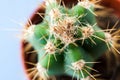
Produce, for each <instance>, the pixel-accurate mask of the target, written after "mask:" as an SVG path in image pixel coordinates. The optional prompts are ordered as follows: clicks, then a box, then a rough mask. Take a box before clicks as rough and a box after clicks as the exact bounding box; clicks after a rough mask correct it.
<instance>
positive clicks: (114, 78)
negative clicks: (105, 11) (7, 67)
mask: <svg viewBox="0 0 120 80" xmlns="http://www.w3.org/2000/svg"><path fill="white" fill-rule="evenodd" d="M64 3H65V5H66V6H67V7H71V6H72V5H73V3H74V4H76V3H77V0H75V1H74V0H71V1H69V0H64ZM61 5H62V4H61ZM38 12H39V13H45V2H42V3H41V5H40V6H39V7H38V8H37V9H36V10H35V12H34V13H33V15H32V16H31V17H30V20H29V21H28V22H27V24H26V28H27V27H30V24H31V23H32V24H38V23H40V22H42V17H40V16H39V15H38V14H36V13H38ZM43 17H44V16H43ZM100 19H101V18H100V17H97V20H98V24H99V25H100V26H101V27H104V26H106V24H107V22H105V23H104V21H103V19H102V20H100ZM110 19H111V18H110ZM112 19H113V18H112ZM112 19H111V20H112ZM115 19H116V18H115ZM104 20H106V18H104ZM116 20H117V19H116ZM112 22H113V21H111V24H112ZM21 51H22V53H21V54H22V63H23V66H24V70H25V73H26V75H27V77H28V80H32V79H33V78H34V75H35V72H33V73H32V72H31V71H30V69H32V68H34V67H35V65H34V64H36V63H37V56H38V55H37V54H36V53H32V54H30V53H29V52H31V51H34V48H33V47H32V45H31V44H30V43H28V42H27V41H25V40H22V42H21ZM114 60H115V58H112V59H111V60H109V61H110V65H109V67H110V69H109V70H108V67H107V66H108V65H107V62H108V60H107V59H106V55H103V56H101V57H100V58H99V59H98V60H97V61H98V62H101V63H100V64H95V65H94V68H95V69H96V70H98V71H99V72H100V74H101V75H100V76H99V77H100V78H103V80H104V79H106V80H120V78H119V74H120V73H119V72H120V71H119V70H120V69H119V68H120V67H119V65H117V68H116V63H114ZM113 64H115V65H113ZM92 73H94V72H92ZM92 73H91V74H92ZM56 77H57V78H56V79H57V80H72V78H71V77H69V76H66V75H61V76H56ZM99 77H98V78H99ZM35 80H39V79H38V77H37V78H36V79H35ZM74 80H76V79H74Z"/></svg>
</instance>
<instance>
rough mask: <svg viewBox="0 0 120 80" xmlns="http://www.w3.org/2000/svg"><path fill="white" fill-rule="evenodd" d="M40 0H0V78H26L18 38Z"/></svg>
mask: <svg viewBox="0 0 120 80" xmlns="http://www.w3.org/2000/svg"><path fill="white" fill-rule="evenodd" d="M40 2H41V0H0V80H26V77H25V73H24V72H23V71H24V70H23V67H22V62H21V54H20V39H19V38H18V37H17V36H18V35H20V34H21V30H22V28H23V27H22V26H20V25H19V24H17V23H25V22H26V20H27V18H29V17H30V15H31V14H32V12H33V11H34V10H35V8H36V7H37V6H38V5H39V4H40Z"/></svg>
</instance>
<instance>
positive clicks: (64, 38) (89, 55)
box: [26, 0, 117, 80]
mask: <svg viewBox="0 0 120 80" xmlns="http://www.w3.org/2000/svg"><path fill="white" fill-rule="evenodd" d="M39 14H40V13H39ZM28 30H29V29H28ZM108 31H109V30H108ZM109 35H111V34H110V33H109ZM107 37H108V36H106V32H105V31H104V30H102V29H101V28H99V27H98V26H97V24H96V19H95V13H94V4H93V3H91V2H90V1H88V0H83V1H79V2H78V4H76V5H75V6H73V7H72V8H67V7H64V6H61V5H60V4H59V3H58V2H57V1H56V0H46V12H45V17H44V19H43V22H41V23H39V24H37V25H34V27H33V32H32V33H29V34H28V35H27V37H26V40H27V41H28V42H29V43H31V44H32V46H33V47H34V48H35V50H36V51H37V54H38V66H40V68H38V71H41V70H42V68H44V70H45V74H47V75H48V76H47V77H48V78H49V77H50V76H56V75H57V76H59V75H69V76H73V77H75V78H78V80H84V79H85V78H86V77H88V76H90V77H91V78H93V79H95V78H94V76H92V75H91V74H90V72H91V71H92V70H93V71H96V70H94V69H93V68H92V67H93V65H94V62H95V60H96V59H98V57H100V56H101V55H102V54H103V53H105V52H106V51H107V50H109V48H111V47H112V46H108V45H110V42H111V40H112V39H111V40H110V42H107V41H106V40H107ZM111 44H112V43H111ZM112 45H114V44H112ZM115 51H117V50H115ZM41 67H42V68H41ZM68 69H69V70H68ZM45 74H42V75H41V74H39V75H38V76H40V77H41V76H43V75H45ZM48 78H47V79H48ZM43 80H46V77H45V76H44V77H43Z"/></svg>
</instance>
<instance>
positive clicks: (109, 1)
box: [101, 0, 120, 17]
mask: <svg viewBox="0 0 120 80" xmlns="http://www.w3.org/2000/svg"><path fill="white" fill-rule="evenodd" d="M101 4H102V5H104V6H106V7H109V8H112V9H113V10H114V13H116V14H117V15H118V16H119V17H120V0H101Z"/></svg>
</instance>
